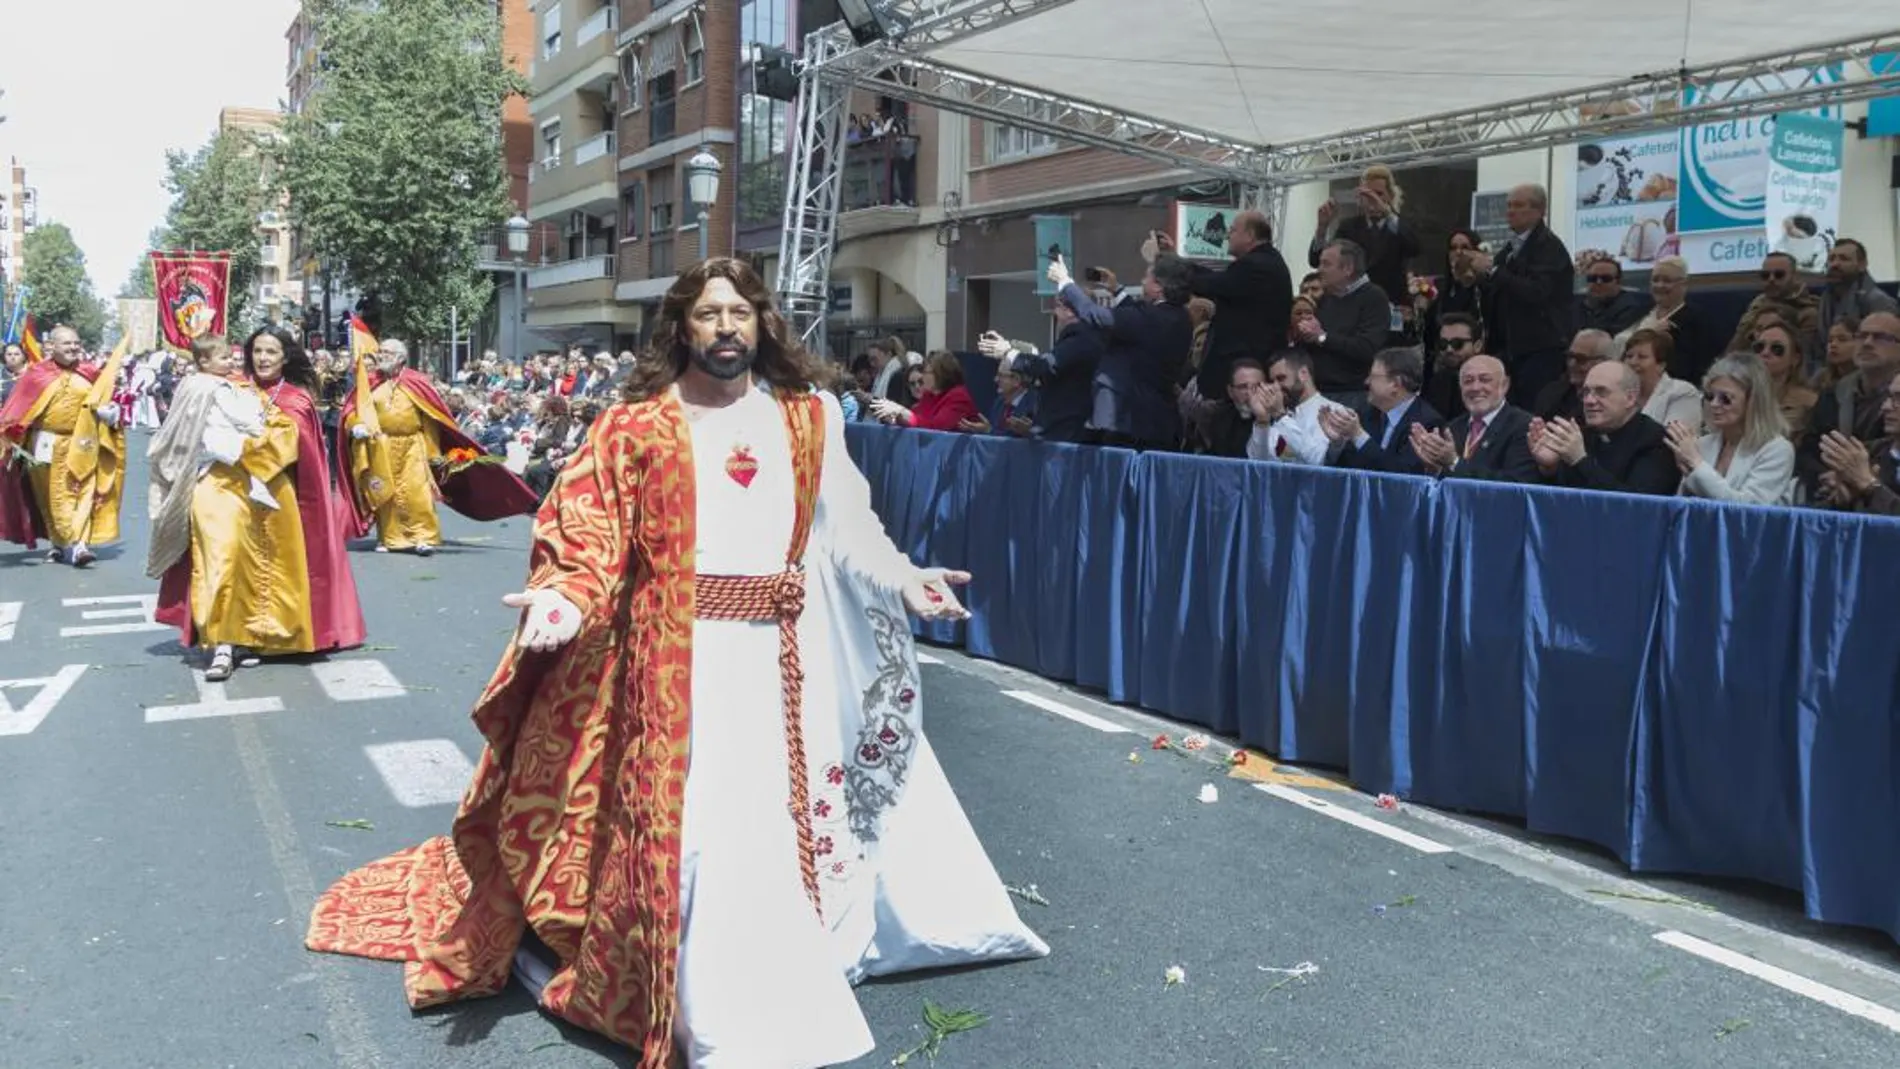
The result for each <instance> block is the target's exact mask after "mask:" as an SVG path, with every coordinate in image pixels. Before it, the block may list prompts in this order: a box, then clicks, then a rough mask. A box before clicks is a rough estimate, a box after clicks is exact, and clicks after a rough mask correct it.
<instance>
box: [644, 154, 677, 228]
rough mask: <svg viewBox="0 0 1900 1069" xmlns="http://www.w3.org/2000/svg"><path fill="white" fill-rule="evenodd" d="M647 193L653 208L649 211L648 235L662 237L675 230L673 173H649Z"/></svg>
mask: <svg viewBox="0 0 1900 1069" xmlns="http://www.w3.org/2000/svg"><path fill="white" fill-rule="evenodd" d="M647 193H648V194H649V197H650V199H651V202H652V206H651V207H650V208H648V210H647V233H649V234H651V235H653V236H654V237H656V238H658V237H662V236H665V235H667V234H669V233H670V232H671V231H672V229H673V172H672V171H671V170H664V171H648V172H647Z"/></svg>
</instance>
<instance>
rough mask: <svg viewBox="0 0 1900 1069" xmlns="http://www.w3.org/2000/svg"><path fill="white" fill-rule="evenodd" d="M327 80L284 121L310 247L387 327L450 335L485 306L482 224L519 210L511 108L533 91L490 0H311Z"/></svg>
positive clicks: (286, 170)
mask: <svg viewBox="0 0 1900 1069" xmlns="http://www.w3.org/2000/svg"><path fill="white" fill-rule="evenodd" d="M304 10H305V12H306V14H307V16H309V17H310V18H311V20H312V21H313V23H314V25H316V26H317V27H318V45H319V48H320V51H321V55H322V56H323V57H324V59H323V62H324V69H323V72H322V76H321V77H322V80H321V84H320V85H319V87H318V89H317V90H316V91H315V92H313V93H312V94H311V96H310V98H309V100H308V101H307V102H306V105H305V108H304V110H303V112H302V113H301V114H299V115H296V116H292V117H291V119H290V120H289V122H288V123H287V124H286V127H285V135H286V136H285V141H284V144H283V146H282V149H283V151H282V155H281V160H282V166H283V172H282V173H283V179H284V184H285V187H286V188H287V189H288V190H289V192H290V204H291V214H292V217H293V220H294V221H295V223H296V224H297V225H298V226H299V227H301V228H302V231H303V235H304V241H305V245H306V247H307V248H309V249H310V251H311V253H312V254H313V255H316V256H320V257H324V258H326V259H328V260H330V261H331V262H332V263H335V264H338V265H340V266H341V267H342V268H343V269H344V271H345V272H346V273H347V275H348V277H349V280H350V281H351V282H352V283H353V284H354V285H355V286H356V287H357V288H359V289H361V290H362V291H364V292H366V293H374V294H376V295H377V296H378V297H379V298H380V299H381V302H382V309H383V322H382V323H381V327H382V332H383V333H384V334H386V335H389V336H392V337H405V338H409V339H411V340H421V339H427V338H437V337H441V336H444V335H446V334H447V332H448V321H449V309H450V308H451V307H459V308H461V309H462V313H463V315H464V316H465V317H466V316H469V315H472V314H474V313H475V312H476V311H477V310H479V309H481V308H483V307H485V306H486V304H487V301H488V297H489V294H490V291H491V288H492V282H490V281H489V280H488V279H487V278H485V277H483V276H482V275H481V274H480V273H479V272H478V271H476V269H475V268H476V260H477V251H476V250H477V248H478V241H479V239H480V237H481V235H482V234H483V233H484V232H486V231H489V230H491V229H493V228H495V227H498V226H499V225H500V224H501V223H502V221H503V220H504V219H506V218H507V217H508V216H509V215H510V214H511V213H512V212H513V205H512V203H511V202H510V200H509V198H508V174H507V170H506V166H505V162H504V160H503V158H502V151H501V107H502V103H503V102H504V101H505V100H507V99H508V98H509V97H511V96H515V95H518V94H522V93H525V92H527V88H528V87H527V84H526V82H525V80H524V79H522V78H521V77H520V76H519V75H517V74H515V73H514V72H513V71H512V70H510V69H509V68H508V66H507V64H506V63H505V62H504V60H503V57H502V52H501V25H500V22H499V20H498V19H497V18H496V16H495V8H494V5H493V4H492V3H490V2H488V0H385V2H383V3H380V4H375V5H367V4H363V3H361V2H360V0H304Z"/></svg>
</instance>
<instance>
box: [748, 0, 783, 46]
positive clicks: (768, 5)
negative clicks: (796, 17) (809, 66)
mask: <svg viewBox="0 0 1900 1069" xmlns="http://www.w3.org/2000/svg"><path fill="white" fill-rule="evenodd" d="M790 6H791V5H789V4H787V3H786V2H785V0H744V3H741V4H740V5H739V40H740V42H741V43H742V44H761V45H773V46H775V47H783V46H784V45H785V44H786V43H787V42H786V37H787V35H788V34H789V31H790V29H791V20H790V18H789V17H788V16H787V11H786V9H787V8H788V7H790Z"/></svg>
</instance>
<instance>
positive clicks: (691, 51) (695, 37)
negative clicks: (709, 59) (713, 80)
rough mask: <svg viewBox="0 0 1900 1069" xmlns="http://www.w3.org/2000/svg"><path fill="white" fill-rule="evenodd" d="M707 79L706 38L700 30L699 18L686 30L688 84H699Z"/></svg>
mask: <svg viewBox="0 0 1900 1069" xmlns="http://www.w3.org/2000/svg"><path fill="white" fill-rule="evenodd" d="M705 80H706V39H705V37H704V36H703V35H702V34H701V33H700V32H699V20H698V19H694V20H693V25H692V27H691V28H689V29H688V30H687V31H686V84H687V85H698V84H699V83H700V82H702V81H705Z"/></svg>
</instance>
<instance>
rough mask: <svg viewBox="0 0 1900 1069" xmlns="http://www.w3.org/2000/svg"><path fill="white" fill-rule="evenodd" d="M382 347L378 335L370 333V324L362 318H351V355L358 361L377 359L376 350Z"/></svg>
mask: <svg viewBox="0 0 1900 1069" xmlns="http://www.w3.org/2000/svg"><path fill="white" fill-rule="evenodd" d="M381 345H382V343H381V342H379V341H377V340H376V335H374V334H371V333H370V332H369V324H368V323H365V322H363V319H362V317H361V316H351V317H350V355H351V356H352V357H355V358H357V359H368V360H374V359H376V350H377V349H378V348H379V347H380V346H381Z"/></svg>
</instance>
